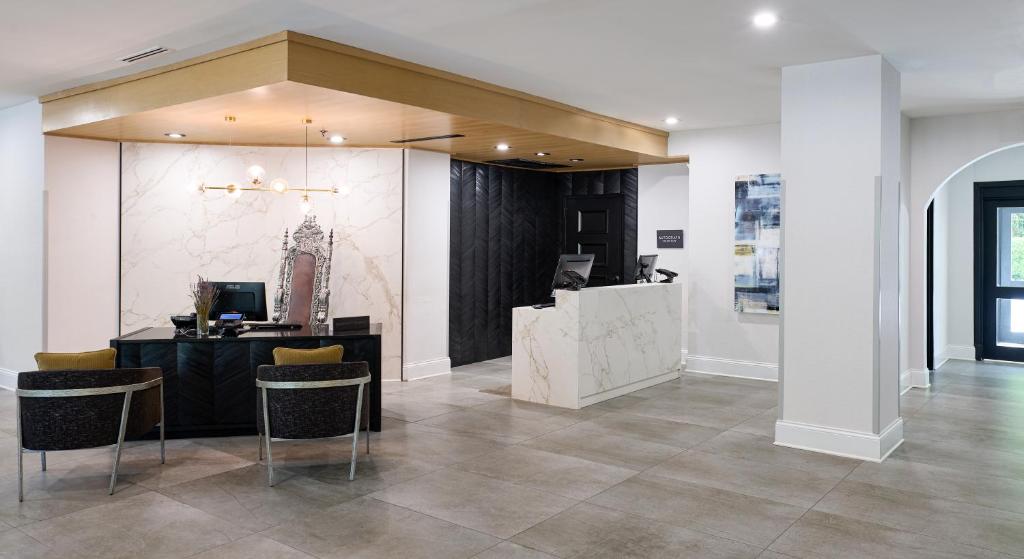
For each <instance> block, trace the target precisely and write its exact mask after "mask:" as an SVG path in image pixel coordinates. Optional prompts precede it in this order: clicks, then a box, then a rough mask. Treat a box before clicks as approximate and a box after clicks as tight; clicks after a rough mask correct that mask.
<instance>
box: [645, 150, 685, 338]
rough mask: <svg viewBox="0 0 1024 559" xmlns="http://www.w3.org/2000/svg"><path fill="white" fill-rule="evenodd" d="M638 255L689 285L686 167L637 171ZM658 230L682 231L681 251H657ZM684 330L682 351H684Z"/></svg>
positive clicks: (671, 166)
mask: <svg viewBox="0 0 1024 559" xmlns="http://www.w3.org/2000/svg"><path fill="white" fill-rule="evenodd" d="M637 174H638V177H637V180H638V183H639V186H638V190H639V194H638V198H637V254H657V255H658V264H657V267H658V268H665V269H668V270H672V271H673V272H676V273H678V274H679V277H677V278H676V279H675V282H676V283H681V284H683V285H684V286H685V285H688V282H689V262H688V260H689V259H688V258H687V255H688V254H689V249H690V199H689V196H690V180H689V179H690V177H689V169H688V168H687V166H686V165H645V166H642V167H640V168H639V169H638V173H637ZM659 229H682V230H683V248H681V249H680V248H662V249H659V248H658V239H657V232H658V230H659ZM686 295H687V294H686V289H684V290H683V308H682V317H683V324H686V323H687V316H688V315H689V311H688V308H687V307H688V301H687V297H686ZM687 338H688V335H687V332H686V328H684V329H683V352H684V353H686V351H687V348H686V344H687Z"/></svg>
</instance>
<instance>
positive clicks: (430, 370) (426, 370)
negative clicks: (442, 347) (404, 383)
mask: <svg viewBox="0 0 1024 559" xmlns="http://www.w3.org/2000/svg"><path fill="white" fill-rule="evenodd" d="M451 372H452V360H451V359H449V358H447V357H442V358H440V359H430V360H427V361H418V362H416V363H405V364H403V365H402V378H404V379H405V380H416V379H421V378H427V377H436V376H440V375H448V374H451Z"/></svg>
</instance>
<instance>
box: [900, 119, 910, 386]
mask: <svg viewBox="0 0 1024 559" xmlns="http://www.w3.org/2000/svg"><path fill="white" fill-rule="evenodd" d="M899 227H900V235H899V236H900V241H899V242H900V246H899V255H900V256H899V257H900V295H899V297H900V346H899V348H900V392H901V393H902V392H903V391H905V390H907V389H909V388H910V386H911V385H912V384H913V382H912V379H911V372H910V352H908V351H907V347H909V343H910V296H909V294H910V118H908V117H906V116H902V117H901V118H900V225H899Z"/></svg>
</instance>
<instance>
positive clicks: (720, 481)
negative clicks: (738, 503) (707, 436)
mask: <svg viewBox="0 0 1024 559" xmlns="http://www.w3.org/2000/svg"><path fill="white" fill-rule="evenodd" d="M648 472H649V473H651V474H654V475H659V476H663V477H667V478H671V479H678V480H682V481H688V482H691V483H696V484H699V485H705V486H707V487H716V488H718V489H725V490H728V491H734V492H736V493H743V494H744V495H750V496H752V497H763V498H765V499H772V500H774V501H778V502H780V503H787V504H790V505H793V506H797V507H803V508H805V509H806V508H809V507H811V506H813V505H814V503H816V502H818V499H821V498H822V497H823V496H825V494H826V493H828V492H829V490H831V489H832V488H833V487H835V486H836V484H837V483H839V480H841V479H842V478H843V474H838V475H837V474H835V473H829V472H825V473H816V472H809V471H807V470H799V469H796V468H791V467H786V466H777V465H774V464H770V463H765V462H754V461H750V460H744V459H742V458H735V457H732V456H723V455H718V454H709V453H706V452H699V451H693V450H689V451H686V452H684V453H682V454H680V455H679V456H676V457H675V458H672V459H669V460H666V461H665V462H662V463H661V464H658V465H657V466H655V467H653V468H651V469H650V470H648Z"/></svg>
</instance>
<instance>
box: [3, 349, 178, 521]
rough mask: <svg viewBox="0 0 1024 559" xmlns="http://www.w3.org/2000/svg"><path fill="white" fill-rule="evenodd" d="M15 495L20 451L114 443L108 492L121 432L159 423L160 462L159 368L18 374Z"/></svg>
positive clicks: (133, 432) (113, 482) (133, 433)
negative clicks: (115, 446)
mask: <svg viewBox="0 0 1024 559" xmlns="http://www.w3.org/2000/svg"><path fill="white" fill-rule="evenodd" d="M17 397H18V500H19V501H20V500H22V499H23V494H22V477H23V475H22V471H23V470H22V454H23V453H24V451H25V450H29V451H39V452H40V453H41V455H40V462H41V464H42V468H43V470H46V452H47V451H53V450H76V449H82V448H93V447H98V446H108V445H117V451H116V453H115V455H114V467H113V472H112V473H111V476H110V493H111V494H113V492H114V486H115V485H116V483H117V466H118V464H119V462H120V459H121V447H122V444H123V443H124V439H125V437H138V436H141V435H144V434H145V433H148V432H149V431H150V430H151V429H153V427H155V426H157V425H160V462H161V463H163V461H164V426H163V373H162V372H161V371H160V369H159V368H156V367H150V368H143V369H89V370H55V371H29V372H24V373H21V374H19V375H18V391H17Z"/></svg>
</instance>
